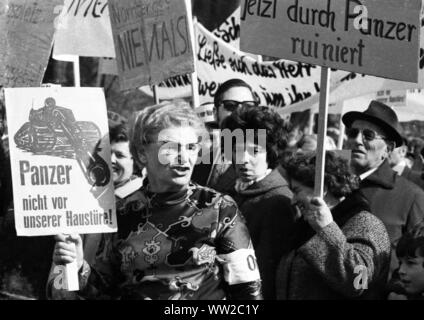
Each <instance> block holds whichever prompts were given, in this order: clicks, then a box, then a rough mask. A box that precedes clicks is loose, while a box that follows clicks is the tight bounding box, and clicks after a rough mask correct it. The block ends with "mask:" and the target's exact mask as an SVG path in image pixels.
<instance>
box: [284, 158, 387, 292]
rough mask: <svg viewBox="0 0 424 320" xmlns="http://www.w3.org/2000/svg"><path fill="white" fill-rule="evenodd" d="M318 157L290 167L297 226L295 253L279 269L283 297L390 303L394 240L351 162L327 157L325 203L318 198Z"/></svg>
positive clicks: (295, 160) (295, 161)
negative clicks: (360, 185) (387, 290)
mask: <svg viewBox="0 0 424 320" xmlns="http://www.w3.org/2000/svg"><path fill="white" fill-rule="evenodd" d="M315 162H316V157H315V153H314V152H312V153H306V154H305V153H304V154H297V155H295V156H293V158H292V159H290V160H289V161H288V162H287V163H286V164H285V167H286V169H287V172H288V173H289V176H290V179H291V181H290V185H291V188H292V191H293V193H294V197H293V204H294V205H295V207H296V208H297V210H298V211H299V212H300V214H301V216H302V217H303V219H301V220H299V221H297V222H296V224H295V226H294V228H293V231H294V232H293V239H292V240H291V244H290V247H291V249H292V250H291V252H290V253H288V254H287V255H285V256H284V257H283V258H282V259H281V261H280V264H279V266H278V270H277V283H276V287H277V298H278V299H283V300H285V299H289V300H297V299H300V300H323V299H384V298H385V297H384V295H385V284H386V280H387V275H388V271H389V265H390V241H389V237H388V234H387V231H386V228H385V226H384V224H383V223H382V222H381V221H380V220H379V219H378V218H377V217H375V216H374V215H373V214H371V213H370V209H369V204H368V202H367V201H366V199H365V198H364V197H363V196H362V194H361V193H360V192H359V191H355V190H356V189H357V187H358V180H357V177H356V176H354V175H353V174H352V173H350V169H349V165H348V162H347V161H346V160H344V159H342V158H340V157H338V156H337V155H336V154H335V153H333V152H327V154H326V159H325V174H324V188H325V191H324V193H325V195H324V198H320V197H315V196H314V192H313V191H314V190H313V188H314V177H315Z"/></svg>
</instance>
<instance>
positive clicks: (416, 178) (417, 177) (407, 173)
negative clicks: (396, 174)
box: [401, 167, 424, 189]
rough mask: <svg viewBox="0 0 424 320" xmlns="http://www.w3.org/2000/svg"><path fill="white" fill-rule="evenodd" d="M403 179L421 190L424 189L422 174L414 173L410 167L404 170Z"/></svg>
mask: <svg viewBox="0 0 424 320" xmlns="http://www.w3.org/2000/svg"><path fill="white" fill-rule="evenodd" d="M401 177H404V178H405V179H407V180H409V181H411V182H413V183H415V184H416V185H417V186H419V187H420V188H421V189H424V179H422V178H421V172H418V171H413V170H411V169H410V168H408V167H405V168H404V169H403V172H402V175H401Z"/></svg>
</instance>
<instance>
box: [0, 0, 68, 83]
mask: <svg viewBox="0 0 424 320" xmlns="http://www.w3.org/2000/svg"><path fill="white" fill-rule="evenodd" d="M61 3H62V1H61V0H52V1H37V0H0V30H1V32H0V85H2V86H4V87H30V86H39V85H40V84H41V82H42V80H43V76H44V72H45V70H46V68H47V63H48V60H49V56H50V51H51V48H52V42H53V35H54V30H55V23H54V21H55V18H56V15H58V14H59V13H60V11H58V10H55V8H56V7H57V6H59V5H60V4H61Z"/></svg>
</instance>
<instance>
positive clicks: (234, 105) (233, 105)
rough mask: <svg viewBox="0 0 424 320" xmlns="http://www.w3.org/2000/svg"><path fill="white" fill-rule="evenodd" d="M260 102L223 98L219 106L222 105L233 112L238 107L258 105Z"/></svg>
mask: <svg viewBox="0 0 424 320" xmlns="http://www.w3.org/2000/svg"><path fill="white" fill-rule="evenodd" d="M257 105H258V103H257V102H256V101H235V100H223V101H221V103H220V104H219V106H222V107H224V108H225V110H227V111H231V112H233V111H234V110H236V109H237V108H238V107H241V106H243V107H256V106H257Z"/></svg>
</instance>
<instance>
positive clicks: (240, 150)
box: [232, 139, 268, 182]
mask: <svg viewBox="0 0 424 320" xmlns="http://www.w3.org/2000/svg"><path fill="white" fill-rule="evenodd" d="M232 161H233V164H234V167H235V171H236V174H237V176H238V177H239V178H240V179H241V180H242V181H244V182H250V181H254V180H256V179H258V178H260V177H263V176H264V175H265V174H266V171H267V170H268V162H267V152H266V146H261V145H259V144H256V143H254V141H252V139H246V142H237V143H235V144H234V145H233V150H232Z"/></svg>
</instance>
